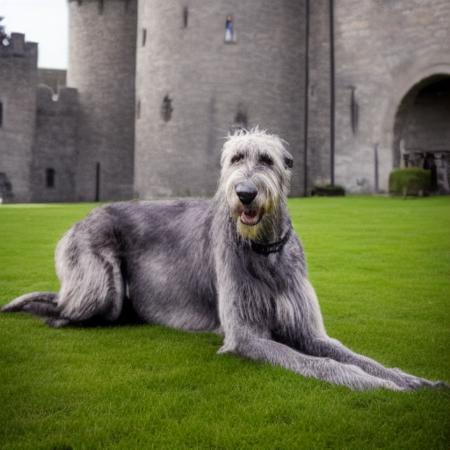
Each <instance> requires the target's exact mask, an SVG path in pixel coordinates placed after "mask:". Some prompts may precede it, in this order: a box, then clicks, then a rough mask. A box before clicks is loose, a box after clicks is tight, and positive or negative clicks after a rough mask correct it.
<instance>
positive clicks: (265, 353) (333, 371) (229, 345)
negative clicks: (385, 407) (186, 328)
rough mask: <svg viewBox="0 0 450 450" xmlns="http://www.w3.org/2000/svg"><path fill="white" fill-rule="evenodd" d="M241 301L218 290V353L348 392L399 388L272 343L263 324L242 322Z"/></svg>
mask: <svg viewBox="0 0 450 450" xmlns="http://www.w3.org/2000/svg"><path fill="white" fill-rule="evenodd" d="M241 301H242V299H241V298H240V296H239V291H238V290H237V289H236V290H234V289H232V288H231V289H230V288H228V289H226V290H225V289H223V288H222V289H220V290H219V314H220V320H221V325H222V327H223V330H224V334H225V339H224V345H223V347H222V348H221V349H220V350H219V353H234V354H237V355H240V356H242V357H245V358H249V359H252V360H255V361H262V362H267V363H269V364H273V365H277V366H281V367H284V368H286V369H288V370H292V371H293V372H295V373H298V374H299V375H303V376H305V377H311V378H317V379H319V380H325V381H328V382H330V383H334V384H339V385H344V386H347V387H349V388H351V389H357V390H366V389H375V388H386V389H391V390H402V389H403V388H402V387H400V386H398V385H397V384H395V383H394V382H392V381H389V380H386V379H382V378H378V377H376V376H373V375H370V374H368V373H366V372H364V371H363V370H362V369H361V368H359V367H357V366H355V365H350V364H343V363H340V362H338V361H335V360H333V359H331V358H319V357H315V356H310V355H306V354H304V353H300V352H299V351H297V350H294V349H293V348H291V347H289V346H287V345H285V344H283V343H280V342H276V341H274V340H272V339H271V335H270V332H269V331H268V328H266V327H264V324H250V323H249V322H248V321H246V320H245V318H244V317H243V315H242V309H243V306H242V304H241V303H240V302H241Z"/></svg>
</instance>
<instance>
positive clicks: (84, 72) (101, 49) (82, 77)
mask: <svg viewBox="0 0 450 450" xmlns="http://www.w3.org/2000/svg"><path fill="white" fill-rule="evenodd" d="M136 22H137V4H136V0H69V68H68V86H70V87H74V88H77V89H78V91H79V102H80V123H79V134H78V135H79V138H78V163H77V173H76V185H77V198H78V199H79V200H91V201H92V200H95V199H99V200H119V199H126V198H130V197H131V195H132V189H133V167H134V104H135V89H134V84H135V59H136Z"/></svg>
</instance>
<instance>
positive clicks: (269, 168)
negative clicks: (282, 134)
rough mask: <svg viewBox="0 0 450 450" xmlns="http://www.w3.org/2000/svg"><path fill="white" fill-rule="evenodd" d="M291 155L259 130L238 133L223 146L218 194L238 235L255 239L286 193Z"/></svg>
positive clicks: (273, 139)
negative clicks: (224, 201) (221, 197)
mask: <svg viewBox="0 0 450 450" xmlns="http://www.w3.org/2000/svg"><path fill="white" fill-rule="evenodd" d="M292 165H293V159H292V155H291V154H290V153H289V152H288V151H287V150H286V148H285V142H284V141H282V140H281V139H280V138H279V137H278V136H276V135H273V134H268V133H266V132H265V131H261V130H259V129H253V130H250V131H238V132H237V133H235V134H232V135H230V136H228V139H227V141H226V142H225V145H224V146H223V151H222V158H221V166H222V171H221V177H220V185H219V192H220V191H221V192H222V193H223V194H224V195H225V198H226V201H227V204H228V207H229V210H230V214H231V216H232V217H233V219H235V220H236V226H237V230H238V232H239V234H241V236H242V237H244V238H246V239H257V238H258V236H259V235H260V234H261V231H262V229H263V228H264V226H265V225H267V224H268V223H270V221H271V220H272V218H273V216H274V215H276V214H277V213H278V208H279V207H280V206H281V205H282V204H284V202H285V201H286V197H287V194H288V192H289V184H290V178H291V168H292Z"/></svg>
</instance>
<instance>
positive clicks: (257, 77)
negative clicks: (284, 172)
mask: <svg viewBox="0 0 450 450" xmlns="http://www.w3.org/2000/svg"><path fill="white" fill-rule="evenodd" d="M186 6H187V8H188V9H187V26H185V25H186V10H185V8H186ZM228 15H231V16H232V19H233V25H234V31H235V38H236V42H235V43H225V42H224V40H225V21H226V18H227V16H228ZM138 18H139V19H138V39H137V78H136V80H137V85H136V100H137V105H138V111H137V113H138V117H137V119H136V155H135V189H136V191H137V193H138V194H139V196H140V197H144V198H146V197H166V196H173V195H211V194H212V193H213V192H214V191H215V189H216V185H217V179H218V174H219V157H220V149H221V146H222V144H223V138H224V137H225V136H226V135H227V133H228V132H229V130H230V128H231V127H232V126H233V123H234V122H243V123H244V125H245V121H246V120H247V126H248V127H253V126H256V125H259V126H260V127H261V128H267V129H268V130H269V131H271V132H275V133H278V134H279V135H280V136H281V137H283V138H284V139H286V140H287V141H288V142H289V144H290V147H289V148H290V151H291V152H292V153H293V155H294V158H295V171H294V174H293V182H292V193H293V194H295V195H299V194H301V193H302V174H303V169H302V162H303V161H302V159H303V153H302V147H303V110H304V46H303V45H302V43H303V42H304V32H305V28H304V27H305V23H304V21H305V16H304V2H303V1H300V2H298V1H295V0H282V1H279V2H272V1H270V0H249V1H246V2H241V1H238V0H226V1H225V0H217V1H214V2H204V1H201V0H191V1H189V2H184V1H181V0H173V1H170V2H167V1H165V0H147V1H145V2H144V1H141V2H140V3H139V14H138ZM144 30H146V31H144Z"/></svg>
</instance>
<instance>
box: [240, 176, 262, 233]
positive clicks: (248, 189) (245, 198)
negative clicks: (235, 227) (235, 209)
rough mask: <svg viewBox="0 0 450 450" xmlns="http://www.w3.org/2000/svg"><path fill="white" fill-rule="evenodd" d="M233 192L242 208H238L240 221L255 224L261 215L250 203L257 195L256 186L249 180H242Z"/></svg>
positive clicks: (250, 224) (245, 223)
mask: <svg viewBox="0 0 450 450" xmlns="http://www.w3.org/2000/svg"><path fill="white" fill-rule="evenodd" d="M235 192H236V195H237V197H238V198H239V200H240V202H241V205H242V208H240V211H239V213H240V216H239V218H240V221H241V222H242V223H243V224H244V225H249V226H253V225H256V224H257V223H258V222H259V221H260V220H261V217H262V214H261V211H259V208H257V207H255V205H252V202H253V200H254V199H255V198H256V196H257V195H258V188H257V187H256V185H255V183H253V181H251V180H246V181H242V182H241V183H238V184H237V185H236V187H235Z"/></svg>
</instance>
